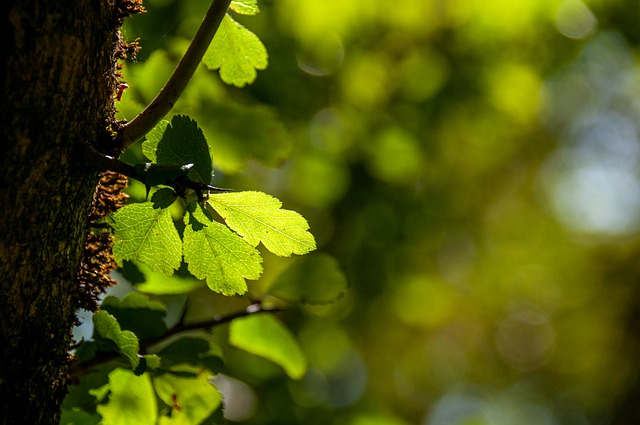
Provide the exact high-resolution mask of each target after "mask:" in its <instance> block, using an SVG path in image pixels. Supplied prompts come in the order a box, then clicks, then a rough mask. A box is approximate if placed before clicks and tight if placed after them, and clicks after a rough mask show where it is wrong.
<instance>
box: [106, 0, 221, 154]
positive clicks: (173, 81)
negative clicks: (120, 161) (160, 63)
mask: <svg viewBox="0 0 640 425" xmlns="http://www.w3.org/2000/svg"><path fill="white" fill-rule="evenodd" d="M230 4H231V0H213V1H212V3H211V6H210V7H209V10H207V14H206V15H205V17H204V19H203V21H202V23H201V24H200V28H198V32H197V33H196V35H195V36H194V37H193V40H192V41H191V44H190V45H189V48H188V49H187V51H186V52H185V54H184V56H183V57H182V59H181V60H180V63H179V64H178V66H177V67H176V69H175V70H174V71H173V74H172V75H171V77H170V78H169V80H168V81H167V83H166V84H165V85H164V87H163V88H162V89H161V90H160V92H159V93H158V95H157V96H156V97H155V98H154V99H153V100H152V101H151V103H149V105H147V107H146V108H145V109H144V110H143V111H142V112H140V113H139V114H138V115H137V116H136V117H135V118H133V119H132V120H131V121H130V122H128V123H126V124H124V125H123V126H122V127H121V128H120V129H119V130H118V135H117V140H118V141H119V142H120V143H121V145H122V147H123V149H126V148H127V147H128V146H130V145H131V144H133V143H134V142H136V141H137V140H139V139H141V138H142V137H143V136H144V135H145V134H147V133H148V132H149V131H150V130H151V129H152V128H153V127H154V126H155V125H156V124H157V123H158V122H160V120H161V119H162V118H163V117H164V116H165V115H166V114H167V113H168V112H169V111H170V110H171V108H173V105H174V104H175V103H176V101H177V100H178V98H179V97H180V95H181V94H182V92H183V90H184V89H185V87H186V86H187V83H189V80H191V77H192V76H193V73H194V72H195V71H196V69H197V68H198V65H199V64H200V62H201V61H202V57H203V56H204V54H205V52H206V51H207V48H208V47H209V44H211V40H213V37H214V35H215V34H216V31H218V27H220V23H221V22H222V19H223V18H224V16H225V14H226V13H227V9H228V8H229V5H230Z"/></svg>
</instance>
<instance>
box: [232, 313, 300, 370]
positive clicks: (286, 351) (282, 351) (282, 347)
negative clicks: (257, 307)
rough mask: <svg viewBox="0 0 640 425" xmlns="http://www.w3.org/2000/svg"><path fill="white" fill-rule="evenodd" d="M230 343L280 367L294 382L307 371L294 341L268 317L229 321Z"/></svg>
mask: <svg viewBox="0 0 640 425" xmlns="http://www.w3.org/2000/svg"><path fill="white" fill-rule="evenodd" d="M229 343H231V345H234V346H235V347H238V348H241V349H243V350H245V351H247V352H249V353H252V354H255V355H257V356H261V357H264V358H266V359H269V360H271V361H272V362H274V363H276V364H278V365H280V366H282V367H283V368H284V370H285V372H286V373H287V375H289V377H291V378H293V379H300V378H302V377H303V376H304V374H305V373H306V371H307V360H306V358H305V356H304V354H303V353H302V350H301V348H300V346H299V345H298V342H297V341H296V339H295V337H294V336H293V335H292V334H291V331H289V329H287V328H286V327H285V326H284V325H283V324H282V323H281V322H280V321H279V320H278V319H276V318H275V317H274V316H273V315H271V314H254V315H251V316H247V317H243V318H239V319H235V320H234V321H232V322H231V325H230V327H229Z"/></svg>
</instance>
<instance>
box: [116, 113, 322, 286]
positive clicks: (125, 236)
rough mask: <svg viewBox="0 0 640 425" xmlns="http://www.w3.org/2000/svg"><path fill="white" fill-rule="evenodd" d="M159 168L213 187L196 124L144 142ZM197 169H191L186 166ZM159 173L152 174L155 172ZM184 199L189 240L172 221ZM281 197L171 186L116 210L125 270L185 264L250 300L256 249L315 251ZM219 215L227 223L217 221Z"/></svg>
mask: <svg viewBox="0 0 640 425" xmlns="http://www.w3.org/2000/svg"><path fill="white" fill-rule="evenodd" d="M142 150H143V152H144V154H145V155H146V156H147V158H149V160H151V161H152V162H153V163H154V164H159V165H164V166H173V167H174V168H171V167H167V168H163V169H161V170H160V171H158V172H157V173H156V174H157V176H156V175H154V176H153V177H157V178H158V181H162V180H164V177H165V176H164V174H163V173H173V172H175V171H176V170H179V171H184V172H186V173H187V177H188V178H189V179H190V180H192V181H196V182H200V183H203V184H205V185H208V184H210V183H211V179H212V177H213V165H212V161H211V154H210V153H209V145H208V144H207V141H206V139H205V137H204V135H203V133H202V131H201V130H200V129H199V128H198V127H197V125H196V123H195V122H194V121H193V120H191V119H190V118H188V117H185V116H175V117H174V118H173V119H172V121H171V123H169V122H167V121H163V122H162V123H160V124H159V125H158V126H157V127H156V128H155V129H154V130H152V131H151V132H150V133H149V135H148V136H147V139H146V140H145V142H144V143H143V144H142ZM187 164H192V166H190V167H188V169H185V165H187ZM152 170H153V169H152ZM178 199H180V200H181V201H184V202H185V204H186V205H185V206H184V208H183V214H184V215H183V220H182V226H181V230H182V237H180V234H179V232H178V229H177V228H176V227H175V225H174V223H173V219H172V217H171V213H170V211H169V207H170V206H171V205H173V204H174V202H176V200H178ZM281 205H282V204H281V203H280V201H278V200H277V199H275V198H273V197H272V196H270V195H267V194H265V193H262V192H255V191H247V192H226V193H216V194H211V195H206V196H204V195H203V194H198V193H191V194H185V197H184V198H183V197H180V196H179V194H178V193H176V191H175V190H173V189H172V188H168V187H163V188H160V189H158V190H157V191H155V192H154V193H153V195H152V196H151V200H150V201H147V202H143V203H137V204H130V205H127V206H125V207H124V208H122V209H120V210H119V211H118V212H116V213H115V214H114V215H113V217H112V220H111V222H112V226H113V229H114V231H115V234H116V238H117V239H116V244H115V246H114V248H113V253H114V256H115V259H116V262H118V264H120V265H122V263H123V261H124V260H130V261H135V262H141V263H145V264H147V265H149V266H150V267H151V269H152V270H154V271H160V272H162V273H165V274H166V275H171V274H173V272H174V271H175V270H177V269H178V268H179V267H180V265H181V263H182V260H183V259H184V261H185V262H186V263H187V264H188V269H189V271H190V272H191V273H192V274H193V275H194V276H195V277H197V278H199V279H206V282H207V285H208V286H209V287H210V288H211V289H212V290H213V291H216V292H219V293H221V294H223V295H234V294H243V293H245V292H246V291H247V285H246V282H245V279H257V278H258V277H259V276H260V273H261V272H262V257H261V256H260V253H259V252H258V250H257V249H256V246H257V245H258V244H259V243H260V242H262V244H263V245H264V247H265V248H266V249H268V250H269V251H271V252H272V253H274V254H276V255H279V256H290V255H292V254H306V253H308V252H310V251H312V250H313V249H315V240H314V238H313V235H311V233H309V231H308V228H309V225H308V224H307V221H306V220H305V219H304V218H303V217H302V216H301V215H300V214H298V213H296V212H294V211H290V210H284V209H281V208H280V207H281ZM215 214H217V215H218V217H219V218H220V219H221V221H222V222H223V223H224V224H223V223H221V222H220V221H216V220H215Z"/></svg>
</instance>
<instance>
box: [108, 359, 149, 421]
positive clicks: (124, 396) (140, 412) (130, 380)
mask: <svg viewBox="0 0 640 425" xmlns="http://www.w3.org/2000/svg"><path fill="white" fill-rule="evenodd" d="M109 390H110V392H109V401H108V402H107V403H106V404H99V405H98V408H97V409H98V413H100V414H101V415H102V422H101V424H103V425H129V424H136V425H155V424H156V421H157V416H158V410H157V403H156V396H155V394H154V391H153V387H152V385H151V379H150V377H149V375H148V374H146V373H145V374H142V375H140V376H136V375H134V374H133V372H131V371H129V370H126V369H122V368H118V369H115V370H113V371H112V372H111V373H110V374H109Z"/></svg>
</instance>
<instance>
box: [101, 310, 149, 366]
mask: <svg viewBox="0 0 640 425" xmlns="http://www.w3.org/2000/svg"><path fill="white" fill-rule="evenodd" d="M93 329H94V333H95V334H96V336H98V337H100V338H102V339H105V340H108V341H111V342H112V343H114V344H115V347H116V349H117V350H118V351H119V352H120V353H121V354H122V355H123V356H125V357H126V358H127V360H129V364H130V365H131V368H132V369H135V368H136V367H137V366H138V364H139V363H140V357H138V351H139V349H140V345H139V343H138V337H136V335H135V334H134V333H133V332H131V331H123V330H121V329H120V324H119V323H118V320H116V318H115V317H113V316H112V315H110V314H109V313H108V312H106V311H104V310H98V311H96V312H95V313H94V315H93Z"/></svg>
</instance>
